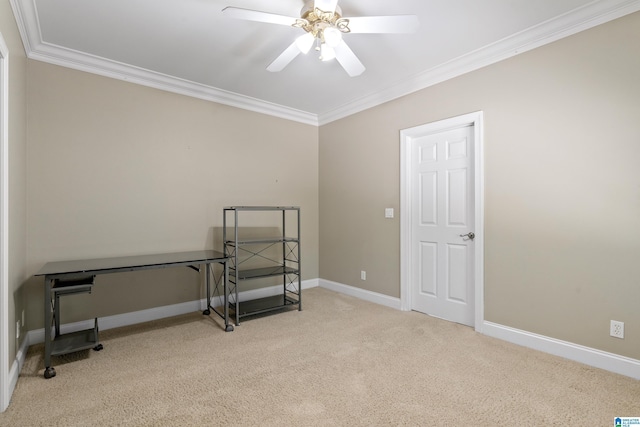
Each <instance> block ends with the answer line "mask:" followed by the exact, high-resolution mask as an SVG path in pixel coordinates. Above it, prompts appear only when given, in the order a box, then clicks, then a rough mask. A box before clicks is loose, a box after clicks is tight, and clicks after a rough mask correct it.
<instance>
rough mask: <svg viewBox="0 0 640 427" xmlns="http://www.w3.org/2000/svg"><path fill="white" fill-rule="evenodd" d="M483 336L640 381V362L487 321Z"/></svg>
mask: <svg viewBox="0 0 640 427" xmlns="http://www.w3.org/2000/svg"><path fill="white" fill-rule="evenodd" d="M319 283H320V287H321V288H326V289H329V290H332V291H335V292H339V293H343V294H346V295H350V296H353V297H356V298H359V299H362V300H365V301H369V302H373V303H376V304H380V305H384V306H386V307H391V308H395V309H397V310H400V309H401V304H400V299H399V298H393V297H390V296H387V295H382V294H378V293H375V292H371V291H367V290H364V289H360V288H356V287H353V286H349V285H343V284H341V283H336V282H332V281H330V280H324V279H319ZM481 331H482V332H481V333H482V334H484V335H487V336H490V337H493V338H498V339H501V340H504V341H507V342H510V343H513V344H517V345H521V346H523V347H527V348H531V349H533V350H538V351H542V352H544V353H549V354H553V355H555V356H560V357H564V358H565V359H569V360H573V361H575V362H579V363H584V364H585V365H589V366H593V367H596V368H600V369H604V370H606V371H609V372H614V373H616V374H621V375H625V376H628V377H631V378H635V379H640V360H636V359H631V358H629V357H624V356H620V355H617V354H614V353H608V352H606V351H602V350H597V349H594V348H590V347H585V346H582V345H579V344H574V343H571V342H567V341H562V340H558V339H555V338H550V337H547V336H544V335H538V334H534V333H531V332H527V331H523V330H519V329H515V328H511V327H508V326H503V325H499V324H497V323H492V322H487V321H484V322H483V323H482V325H481Z"/></svg>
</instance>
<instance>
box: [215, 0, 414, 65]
mask: <svg viewBox="0 0 640 427" xmlns="http://www.w3.org/2000/svg"><path fill="white" fill-rule="evenodd" d="M222 12H223V13H224V14H225V15H226V16H229V17H231V18H237V19H245V20H249V21H258V22H267V23H271V24H279V25H287V26H291V27H295V28H300V29H302V30H304V31H305V33H304V34H303V35H302V36H300V37H298V38H297V39H296V40H295V41H294V42H293V43H291V45H290V46H289V47H288V48H286V49H285V50H284V52H282V53H281V54H280V56H278V57H277V58H276V59H275V60H274V61H273V62H272V63H271V64H270V65H269V66H268V67H267V70H268V71H271V72H278V71H282V70H283V69H284V68H285V67H286V66H287V65H289V63H290V62H291V61H293V60H294V59H295V58H296V57H297V56H298V55H299V54H300V53H304V54H306V53H308V52H309V51H310V50H311V48H312V47H314V45H315V50H316V51H318V52H319V53H320V59H321V60H323V61H330V60H332V59H336V60H337V61H338V62H339V63H340V65H341V66H342V68H344V70H345V71H346V72H347V74H349V76H351V77H355V76H359V75H360V74H362V73H363V72H364V70H365V66H364V65H363V64H362V62H360V60H359V59H358V57H357V56H356V54H355V53H353V51H352V50H351V49H350V48H349V46H347V44H346V43H345V41H344V40H343V39H342V35H343V34H347V33H369V34H371V33H387V34H391V33H412V32H414V31H415V30H416V29H417V28H418V25H419V21H418V17H417V16H415V15H394V16H358V17H350V18H344V17H343V16H342V10H341V9H340V7H339V6H338V0H307V1H306V2H305V4H304V7H303V8H302V10H301V11H300V17H299V18H298V17H289V16H285V15H278V14H274V13H269V12H261V11H257V10H250V9H242V8H238V7H226V8H224V9H223V10H222Z"/></svg>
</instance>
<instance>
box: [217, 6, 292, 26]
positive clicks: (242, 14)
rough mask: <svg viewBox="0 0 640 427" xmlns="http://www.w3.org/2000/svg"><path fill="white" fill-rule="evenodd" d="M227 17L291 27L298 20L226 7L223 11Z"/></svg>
mask: <svg viewBox="0 0 640 427" xmlns="http://www.w3.org/2000/svg"><path fill="white" fill-rule="evenodd" d="M222 13H224V15H225V16H228V17H230V18H236V19H244V20H247V21H258V22H267V23H269V24H279V25H287V26H291V25H293V24H295V23H296V21H297V20H298V18H293V17H290V16H284V15H276V14H275V13H268V12H260V11H258V10H251V9H242V8H239V7H231V6H229V7H225V8H224V9H222Z"/></svg>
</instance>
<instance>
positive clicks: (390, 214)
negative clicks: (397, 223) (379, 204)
mask: <svg viewBox="0 0 640 427" xmlns="http://www.w3.org/2000/svg"><path fill="white" fill-rule="evenodd" d="M384 217H385V218H393V208H385V210H384Z"/></svg>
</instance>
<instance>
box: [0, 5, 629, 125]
mask: <svg viewBox="0 0 640 427" xmlns="http://www.w3.org/2000/svg"><path fill="white" fill-rule="evenodd" d="M9 1H10V3H11V6H12V8H13V12H14V15H15V17H16V22H17V24H18V29H19V31H20V35H21V37H22V42H23V44H24V48H25V53H26V55H27V57H28V58H30V59H34V60H38V61H43V62H48V63H51V64H55V65H60V66H63V67H67V68H73V69H77V70H80V71H85V72H89V73H93V74H98V75H102V76H105V77H110V78H114V79H119V80H124V81H128V82H131V83H135V84H140V85H143V86H149V87H153V88H156V89H160V90H165V91H168V92H173V93H178V94H182V95H186V96H190V97H194V98H199V99H203V100H207V101H211V102H216V103H219V104H223V105H228V106H232V107H236V108H241V109H244V110H249V111H254V112H257V113H261V114H267V115H270V116H274V117H279V118H282V119H286V120H292V121H296V122H300V123H304V124H309V125H313V126H322V125H324V124H327V123H331V122H333V121H336V120H339V119H342V118H345V117H347V116H350V115H353V114H356V113H359V112H361V111H364V110H367V109H369V108H372V107H375V106H378V105H380V104H383V103H385V102H389V101H392V100H394V99H397V98H400V97H402V96H405V95H408V94H410V93H413V92H416V91H419V90H422V89H425V88H427V87H430V86H433V85H435V84H438V83H442V82H444V81H446V80H450V79H452V78H455V77H458V76H461V75H463V74H466V73H469V72H471V71H474V70H477V69H480V68H482V67H486V66H487V65H491V64H494V63H496V62H499V61H502V60H505V59H508V58H511V57H513V56H515V55H518V54H520V53H523V52H527V51H529V50H532V49H535V48H537V47H540V46H543V45H545V44H548V43H552V42H554V41H557V40H560V39H562V38H564V37H568V36H570V35H573V34H576V33H578V32H580V31H584V30H587V29H589V28H592V27H595V26H597V25H600V24H604V23H606V22H609V21H611V20H613V19H617V18H620V17H622V16H625V15H628V14H630V13H633V12H637V11H639V10H640V0H596V1H593V2H591V3H589V4H587V5H585V6H583V7H580V8H578V9H575V10H573V11H571V12H568V13H566V14H564V15H560V16H558V17H555V18H553V19H550V20H548V21H546V22H543V23H541V24H539V25H537V26H534V27H532V28H529V29H527V30H525V31H522V32H520V33H517V34H514V35H512V36H509V37H507V38H504V39H502V40H500V41H498V42H495V43H493V44H490V45H488V46H485V47H482V48H480V49H477V50H476V51H473V52H470V53H468V54H466V55H463V56H460V57H458V58H456V59H453V60H451V61H449V62H446V63H444V64H441V65H438V66H436V67H433V68H431V69H429V70H426V71H424V72H421V73H419V74H416V75H414V76H412V77H410V78H408V79H406V80H404V81H402V82H399V83H396V84H394V85H392V86H389V87H387V88H385V89H382V90H380V91H378V92H376V93H375V94H372V95H368V96H364V97H362V98H359V99H356V100H353V101H350V102H348V103H346V104H344V105H342V106H339V107H337V108H335V109H332V110H330V111H327V112H324V113H321V114H317V115H316V114H313V113H309V112H306V111H301V110H297V109H294V108H290V107H286V106H283V105H278V104H274V103H271V102H267V101H264V100H260V99H256V98H252V97H248V96H245V95H240V94H237V93H234V92H229V91H225V90H222V89H218V88H215V87H212V86H207V85H203V84H200V83H195V82H192V81H188V80H184V79H179V78H176V77H173V76H169V75H166V74H162V73H157V72H154V71H150V70H146V69H143V68H139V67H135V66H132V65H128V64H124V63H121V62H117V61H112V60H109V59H105V58H101V57H98V56H94V55H89V54H87V53H84V52H79V51H75V50H72V49H67V48H64V47H61V46H57V45H53V44H50V43H47V42H45V41H43V40H42V33H41V31H40V23H39V21H38V14H37V10H36V5H35V0H9Z"/></svg>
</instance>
